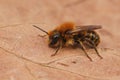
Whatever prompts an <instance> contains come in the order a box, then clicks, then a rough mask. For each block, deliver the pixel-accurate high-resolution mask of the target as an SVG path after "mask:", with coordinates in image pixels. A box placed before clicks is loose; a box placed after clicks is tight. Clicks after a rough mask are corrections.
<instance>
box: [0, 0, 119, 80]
mask: <svg viewBox="0 0 120 80" xmlns="http://www.w3.org/2000/svg"><path fill="white" fill-rule="evenodd" d="M66 21H73V22H75V24H76V25H83V24H84V25H88V24H94V25H95V24H97V25H102V27H103V28H102V29H101V30H98V33H99V34H100V37H101V43H100V45H99V46H98V47H99V48H98V50H99V52H100V54H101V55H102V56H103V59H102V60H100V59H99V57H98V56H97V55H96V54H95V52H94V50H88V52H89V53H90V54H89V55H90V56H91V57H92V59H93V62H90V61H89V59H88V58H87V57H86V56H85V55H84V53H83V51H82V50H81V49H69V48H64V49H62V50H61V51H60V52H59V54H58V55H56V56H54V57H50V55H51V54H52V53H54V51H55V50H54V49H51V48H49V47H48V46H47V40H46V39H43V38H41V37H39V36H38V35H39V34H41V35H42V34H44V33H43V32H40V31H39V30H37V29H35V28H33V27H32V25H33V24H35V25H37V26H40V27H41V28H43V29H45V30H47V31H49V30H51V29H53V28H55V26H57V25H59V24H61V23H63V22H66ZM119 26H120V1H119V0H69V1H67V0H22V1H18V0H0V80H119V79H120V63H119V62H120V54H119V52H120V50H119V48H120V31H119Z"/></svg>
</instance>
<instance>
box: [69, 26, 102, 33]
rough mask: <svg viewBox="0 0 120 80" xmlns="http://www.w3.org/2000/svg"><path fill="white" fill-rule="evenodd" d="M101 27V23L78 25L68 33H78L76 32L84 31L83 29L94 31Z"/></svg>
mask: <svg viewBox="0 0 120 80" xmlns="http://www.w3.org/2000/svg"><path fill="white" fill-rule="evenodd" d="M101 28H102V26H101V25H83V26H76V29H74V30H72V31H68V32H67V34H72V33H76V32H79V31H83V30H87V31H92V30H96V29H101Z"/></svg>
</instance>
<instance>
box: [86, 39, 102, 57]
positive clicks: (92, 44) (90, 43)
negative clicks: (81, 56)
mask: <svg viewBox="0 0 120 80" xmlns="http://www.w3.org/2000/svg"><path fill="white" fill-rule="evenodd" d="M85 40H86V41H88V42H89V44H88V45H91V46H92V47H93V48H94V49H95V51H96V53H97V55H98V56H99V57H100V58H101V59H102V58H103V57H102V56H101V55H100V54H99V52H98V50H97V48H96V46H95V44H94V42H93V41H90V40H89V39H85Z"/></svg>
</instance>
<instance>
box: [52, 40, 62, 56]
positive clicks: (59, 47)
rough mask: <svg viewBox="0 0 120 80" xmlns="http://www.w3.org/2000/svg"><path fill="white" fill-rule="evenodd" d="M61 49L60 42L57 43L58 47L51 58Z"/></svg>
mask: <svg viewBox="0 0 120 80" xmlns="http://www.w3.org/2000/svg"><path fill="white" fill-rule="evenodd" d="M61 48H62V42H60V43H59V46H58V48H57V49H56V51H55V53H54V54H52V55H51V56H55V55H56V54H57V53H58V51H59V50H60V49H61Z"/></svg>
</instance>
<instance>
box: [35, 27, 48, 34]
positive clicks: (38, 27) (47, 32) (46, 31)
mask: <svg viewBox="0 0 120 80" xmlns="http://www.w3.org/2000/svg"><path fill="white" fill-rule="evenodd" d="M33 27H35V28H37V29H39V30H41V31H43V32H45V33H46V34H47V35H49V34H48V32H47V31H45V30H43V29H41V28H40V27H38V26H36V25H33Z"/></svg>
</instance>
